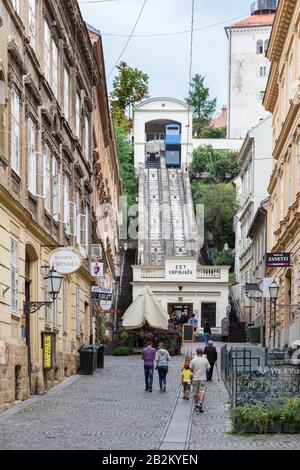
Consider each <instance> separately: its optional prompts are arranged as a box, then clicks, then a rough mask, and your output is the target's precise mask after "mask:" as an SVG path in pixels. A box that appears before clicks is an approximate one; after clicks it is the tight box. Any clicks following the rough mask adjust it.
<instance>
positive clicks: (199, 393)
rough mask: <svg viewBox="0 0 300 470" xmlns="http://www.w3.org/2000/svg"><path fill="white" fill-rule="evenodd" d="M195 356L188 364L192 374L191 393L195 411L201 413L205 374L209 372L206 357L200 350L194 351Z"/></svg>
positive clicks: (205, 380)
mask: <svg viewBox="0 0 300 470" xmlns="http://www.w3.org/2000/svg"><path fill="white" fill-rule="evenodd" d="M196 353H197V355H196V356H195V357H194V359H192V360H191V362H190V369H191V370H192V372H193V393H194V402H195V410H196V411H199V412H200V413H203V401H204V396H205V390H206V382H207V372H209V369H210V364H209V362H208V360H207V358H206V357H204V356H203V350H202V349H201V348H197V349H196Z"/></svg>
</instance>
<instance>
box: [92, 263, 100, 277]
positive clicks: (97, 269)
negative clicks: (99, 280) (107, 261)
mask: <svg viewBox="0 0 300 470" xmlns="http://www.w3.org/2000/svg"><path fill="white" fill-rule="evenodd" d="M91 275H92V276H94V277H102V276H103V263H100V261H95V262H92V263H91Z"/></svg>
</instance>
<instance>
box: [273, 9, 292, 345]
mask: <svg viewBox="0 0 300 470" xmlns="http://www.w3.org/2000/svg"><path fill="white" fill-rule="evenodd" d="M267 55H268V59H269V60H270V62H271V71H270V77H269V81H268V86H267V89H266V95H265V99H264V106H265V108H266V110H267V111H269V112H271V113H272V114H273V116H272V126H273V169H272V175H271V179H270V183H269V186H268V191H269V194H270V202H269V204H268V236H267V239H268V252H277V253H278V252H280V253H281V252H288V253H290V254H291V261H292V262H291V266H290V267H289V268H272V269H271V268H269V269H268V271H267V275H268V277H275V278H276V279H278V282H279V298H278V300H277V308H276V311H275V312H274V309H272V315H270V311H269V309H268V313H267V336H266V339H267V342H268V343H269V344H270V345H271V346H274V345H275V346H276V347H277V346H279V347H282V346H284V345H286V344H288V345H291V344H292V342H293V341H294V340H296V339H299V338H300V317H299V310H298V304H299V294H300V291H299V262H300V220H299V195H300V131H299V119H300V91H299V90H300V88H299V83H300V82H299V78H300V4H299V2H297V1H296V0H281V1H280V2H279V5H278V10H277V13H276V16H275V20H274V26H273V30H272V34H271V38H270V43H269V48H268V54H267Z"/></svg>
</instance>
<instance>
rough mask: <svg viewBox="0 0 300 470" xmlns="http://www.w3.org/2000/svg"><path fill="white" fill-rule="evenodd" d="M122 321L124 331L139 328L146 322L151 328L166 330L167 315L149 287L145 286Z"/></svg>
mask: <svg viewBox="0 0 300 470" xmlns="http://www.w3.org/2000/svg"><path fill="white" fill-rule="evenodd" d="M122 320H123V326H124V328H125V329H135V328H141V327H142V326H143V325H144V323H145V322H146V321H147V322H148V323H149V325H150V326H152V327H153V328H159V329H162V330H167V329H168V321H169V315H168V313H167V312H166V311H165V310H164V309H163V307H162V306H161V304H160V302H159V301H158V299H157V298H156V297H155V295H154V294H153V292H152V290H151V289H150V287H149V286H145V287H144V291H143V292H141V293H140V294H139V295H138V296H137V297H136V299H135V300H134V301H133V302H132V304H131V305H130V307H128V309H127V310H126V312H125V313H124V315H123V317H122Z"/></svg>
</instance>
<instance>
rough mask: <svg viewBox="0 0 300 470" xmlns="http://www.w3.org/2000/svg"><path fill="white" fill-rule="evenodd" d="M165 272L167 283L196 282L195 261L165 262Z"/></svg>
mask: <svg viewBox="0 0 300 470" xmlns="http://www.w3.org/2000/svg"><path fill="white" fill-rule="evenodd" d="M165 270H166V280H167V281H175V282H183V281H196V273H197V266H196V260H184V261H178V260H177V261H174V260H166V264H165Z"/></svg>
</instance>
